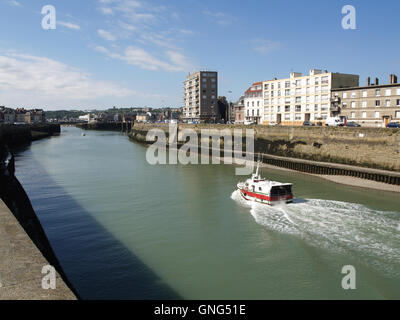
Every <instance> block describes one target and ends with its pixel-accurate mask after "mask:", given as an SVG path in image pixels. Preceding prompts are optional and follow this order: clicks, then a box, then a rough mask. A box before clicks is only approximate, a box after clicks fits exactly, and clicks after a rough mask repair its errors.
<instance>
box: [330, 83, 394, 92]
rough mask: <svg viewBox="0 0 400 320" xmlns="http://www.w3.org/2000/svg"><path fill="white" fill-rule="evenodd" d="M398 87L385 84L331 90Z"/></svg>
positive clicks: (392, 84)
mask: <svg viewBox="0 0 400 320" xmlns="http://www.w3.org/2000/svg"><path fill="white" fill-rule="evenodd" d="M396 86H397V87H398V86H400V83H387V84H378V85H374V84H372V85H369V86H358V87H346V88H332V91H346V90H364V89H381V88H388V87H396Z"/></svg>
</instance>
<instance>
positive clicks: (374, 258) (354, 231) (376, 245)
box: [231, 190, 400, 275]
mask: <svg viewBox="0 0 400 320" xmlns="http://www.w3.org/2000/svg"><path fill="white" fill-rule="evenodd" d="M231 198H232V199H233V200H235V201H236V202H238V203H239V204H240V205H241V206H244V207H248V208H249V209H250V213H251V214H252V216H253V217H254V219H255V221H256V222H257V223H258V224H260V225H262V226H264V227H266V228H267V229H269V230H274V231H278V232H282V233H286V234H292V235H295V236H298V237H300V238H301V239H304V240H305V241H306V242H307V243H310V244H312V245H315V246H318V247H324V248H327V249H330V250H334V251H337V252H342V253H350V254H353V255H354V256H356V257H359V258H360V259H361V260H362V261H364V262H368V265H372V266H375V267H378V268H379V269H383V271H386V272H388V273H390V274H394V273H395V274H397V275H400V267H398V268H396V270H394V269H393V267H389V266H395V265H397V266H400V250H399V248H400V232H399V231H400V230H399V226H400V214H399V213H398V212H387V211H377V210H373V209H370V208H368V207H366V206H364V205H361V204H356V203H348V202H340V201H332V200H319V199H295V200H294V202H293V204H289V205H286V204H280V205H276V206H268V205H265V204H260V203H256V202H248V201H246V200H244V199H243V198H242V196H241V195H240V192H239V191H238V190H236V191H234V192H233V193H232V195H231Z"/></svg>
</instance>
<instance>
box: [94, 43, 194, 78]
mask: <svg viewBox="0 0 400 320" xmlns="http://www.w3.org/2000/svg"><path fill="white" fill-rule="evenodd" d="M94 50H96V51H98V52H101V53H105V54H106V55H107V56H108V57H110V58H113V59H119V60H122V61H124V62H126V63H128V64H130V65H133V66H137V67H139V68H141V69H144V70H151V71H160V70H161V71H170V72H182V71H189V70H191V69H193V66H192V64H191V63H190V61H189V60H188V59H187V58H186V57H185V56H184V55H183V54H182V53H180V52H178V51H172V50H170V51H166V52H165V56H166V57H168V60H169V61H163V60H161V59H159V58H157V57H155V56H154V55H152V54H151V53H149V52H147V51H146V50H144V49H142V48H138V47H133V46H129V47H128V48H126V49H125V51H124V53H123V54H118V53H113V52H110V51H109V50H107V49H106V48H104V47H102V46H97V47H95V48H94Z"/></svg>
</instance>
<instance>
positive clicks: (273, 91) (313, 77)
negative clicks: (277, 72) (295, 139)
mask: <svg viewBox="0 0 400 320" xmlns="http://www.w3.org/2000/svg"><path fill="white" fill-rule="evenodd" d="M358 84H359V76H358V75H354V74H344V73H332V72H328V71H327V70H325V71H322V70H318V69H312V70H310V72H309V75H306V76H303V75H302V74H301V73H298V72H291V73H290V77H289V78H286V79H279V80H278V79H276V78H274V79H273V80H269V81H264V82H263V83H262V96H263V107H264V109H263V123H264V124H268V123H269V122H270V121H274V122H276V123H278V124H282V125H301V124H302V123H303V122H304V121H310V122H314V123H318V122H321V123H324V120H325V119H326V118H327V117H328V116H329V113H330V104H331V91H332V88H347V87H356V86H358Z"/></svg>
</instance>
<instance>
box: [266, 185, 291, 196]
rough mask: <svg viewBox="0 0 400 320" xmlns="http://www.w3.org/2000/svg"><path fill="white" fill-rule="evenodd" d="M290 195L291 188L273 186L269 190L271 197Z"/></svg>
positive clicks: (289, 186)
mask: <svg viewBox="0 0 400 320" xmlns="http://www.w3.org/2000/svg"><path fill="white" fill-rule="evenodd" d="M289 194H292V186H291V185H288V186H275V187H272V188H271V196H285V195H289Z"/></svg>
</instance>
